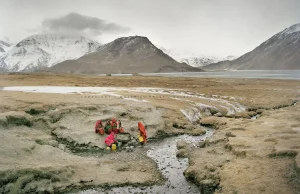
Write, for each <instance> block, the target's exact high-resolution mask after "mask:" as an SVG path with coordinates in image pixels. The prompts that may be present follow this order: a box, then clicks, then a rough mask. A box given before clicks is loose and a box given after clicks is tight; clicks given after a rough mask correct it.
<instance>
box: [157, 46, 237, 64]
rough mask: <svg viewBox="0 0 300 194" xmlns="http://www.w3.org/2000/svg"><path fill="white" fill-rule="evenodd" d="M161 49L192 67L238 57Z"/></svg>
mask: <svg viewBox="0 0 300 194" xmlns="http://www.w3.org/2000/svg"><path fill="white" fill-rule="evenodd" d="M160 49H161V50H162V51H163V52H164V53H166V54H167V55H169V56H170V57H172V58H173V59H175V60H176V61H177V62H179V63H186V64H188V65H190V66H192V67H204V66H207V65H209V64H212V63H217V62H219V61H225V60H233V59H235V58H236V57H234V56H227V57H216V56H208V55H197V54H194V53H191V52H187V51H181V52H180V51H178V50H176V49H165V48H163V47H160Z"/></svg>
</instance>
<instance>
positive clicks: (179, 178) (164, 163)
mask: <svg viewBox="0 0 300 194" xmlns="http://www.w3.org/2000/svg"><path fill="white" fill-rule="evenodd" d="M205 129H206V131H207V132H206V134H205V135H202V136H188V135H181V136H177V137H171V138H166V139H165V140H163V141H158V142H155V143H151V144H149V147H150V149H149V150H148V151H147V155H148V156H149V157H150V158H152V159H153V160H154V161H155V162H156V163H157V165H158V168H159V169H160V171H161V173H162V174H163V176H164V177H165V178H166V182H165V183H164V184H163V185H153V186H150V187H115V188H111V189H109V190H105V191H104V190H103V189H101V188H99V189H92V190H85V191H80V192H77V193H79V194H96V193H170V194H175V193H200V188H198V187H197V186H196V185H194V184H193V183H191V182H188V181H187V180H186V179H185V177H184V175H183V172H184V170H185V169H186V168H187V167H188V159H187V158H177V157H176V151H177V147H176V142H177V141H179V140H184V141H186V142H187V143H189V144H190V145H192V146H193V147H195V148H196V147H198V145H199V142H201V141H204V140H205V139H206V138H207V137H209V136H211V135H212V134H213V130H212V129H209V128H205Z"/></svg>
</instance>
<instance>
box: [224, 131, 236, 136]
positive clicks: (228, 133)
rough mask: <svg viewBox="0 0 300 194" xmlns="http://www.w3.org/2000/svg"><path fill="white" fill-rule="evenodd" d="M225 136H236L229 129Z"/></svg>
mask: <svg viewBox="0 0 300 194" xmlns="http://www.w3.org/2000/svg"><path fill="white" fill-rule="evenodd" d="M225 135H226V137H236V136H235V135H234V134H232V133H231V132H230V131H229V132H226V134H225Z"/></svg>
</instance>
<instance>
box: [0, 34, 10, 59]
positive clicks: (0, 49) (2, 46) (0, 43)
mask: <svg viewBox="0 0 300 194" xmlns="http://www.w3.org/2000/svg"><path fill="white" fill-rule="evenodd" d="M11 46H12V43H10V41H9V39H8V38H5V37H0V56H1V55H2V54H3V53H4V52H5V51H7V50H8V49H9V48H10V47H11Z"/></svg>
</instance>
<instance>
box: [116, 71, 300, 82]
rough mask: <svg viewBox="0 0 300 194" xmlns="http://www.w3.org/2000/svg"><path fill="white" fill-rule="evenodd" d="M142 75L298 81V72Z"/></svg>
mask: <svg viewBox="0 0 300 194" xmlns="http://www.w3.org/2000/svg"><path fill="white" fill-rule="evenodd" d="M142 75H145V76H167V77H203V78H257V79H259V78H266V79H289V80H300V70H238V71H223V72H178V73H142ZM113 76H114V75H113Z"/></svg>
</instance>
